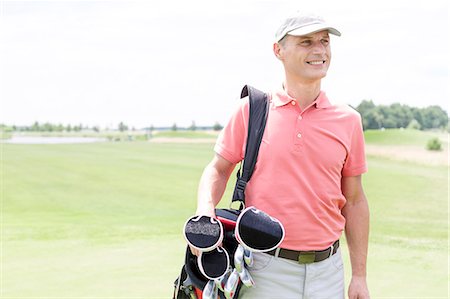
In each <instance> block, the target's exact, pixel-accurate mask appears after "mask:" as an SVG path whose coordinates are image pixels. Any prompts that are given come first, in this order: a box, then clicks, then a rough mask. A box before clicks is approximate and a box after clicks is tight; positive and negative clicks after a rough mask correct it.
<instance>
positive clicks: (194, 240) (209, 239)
mask: <svg viewBox="0 0 450 299" xmlns="http://www.w3.org/2000/svg"><path fill="white" fill-rule="evenodd" d="M184 237H185V239H186V241H187V242H188V243H189V245H191V246H192V247H194V248H196V249H198V250H200V251H211V250H213V249H215V248H216V247H217V246H219V245H220V243H222V240H223V227H222V224H221V223H220V221H218V220H217V219H214V218H212V217H208V216H193V217H191V218H189V219H188V221H186V223H185V224H184Z"/></svg>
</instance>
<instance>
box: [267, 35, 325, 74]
mask: <svg viewBox="0 0 450 299" xmlns="http://www.w3.org/2000/svg"><path fill="white" fill-rule="evenodd" d="M274 52H275V55H276V56H277V57H278V58H279V59H280V60H281V61H282V62H283V65H284V68H285V70H286V72H287V73H288V74H289V75H290V76H294V78H296V79H300V80H302V81H316V80H320V79H322V78H323V77H325V76H326V74H327V71H328V67H329V66H330V60H331V50H330V37H329V35H328V31H327V30H324V31H320V32H317V33H312V34H308V35H305V36H292V35H287V36H286V37H285V38H284V39H283V40H282V41H280V43H277V44H275V45H274Z"/></svg>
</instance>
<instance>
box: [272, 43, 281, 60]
mask: <svg viewBox="0 0 450 299" xmlns="http://www.w3.org/2000/svg"><path fill="white" fill-rule="evenodd" d="M282 48H283V46H282V45H280V44H279V43H274V44H273V54H275V56H276V57H277V58H278V59H279V60H283V55H282V51H283V49H282Z"/></svg>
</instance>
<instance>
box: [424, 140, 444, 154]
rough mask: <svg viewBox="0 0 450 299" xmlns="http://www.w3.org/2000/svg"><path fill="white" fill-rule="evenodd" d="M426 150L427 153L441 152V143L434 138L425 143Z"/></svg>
mask: <svg viewBox="0 0 450 299" xmlns="http://www.w3.org/2000/svg"><path fill="white" fill-rule="evenodd" d="M427 150H429V151H441V150H442V143H441V141H440V140H439V138H437V137H434V138H431V139H430V140H428V143H427Z"/></svg>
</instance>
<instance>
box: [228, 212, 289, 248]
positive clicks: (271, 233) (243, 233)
mask: <svg viewBox="0 0 450 299" xmlns="http://www.w3.org/2000/svg"><path fill="white" fill-rule="evenodd" d="M235 235H236V239H237V240H238V242H239V243H240V244H242V246H244V248H245V249H248V250H251V251H256V252H267V251H271V250H273V249H275V248H277V247H278V246H279V245H280V244H281V242H283V240H284V236H285V231H284V227H283V224H282V223H281V222H280V221H279V220H278V219H275V218H273V217H271V216H269V215H268V214H266V213H265V212H263V211H261V210H258V209H257V208H255V207H248V208H246V209H244V210H243V211H242V212H241V214H240V215H239V217H238V219H237V222H236V228H235Z"/></svg>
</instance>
